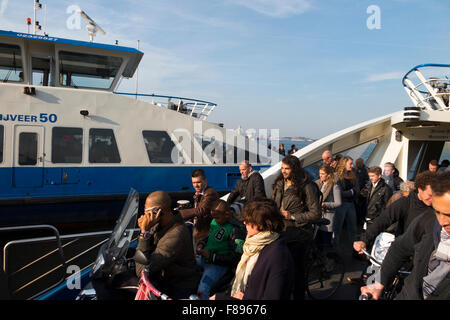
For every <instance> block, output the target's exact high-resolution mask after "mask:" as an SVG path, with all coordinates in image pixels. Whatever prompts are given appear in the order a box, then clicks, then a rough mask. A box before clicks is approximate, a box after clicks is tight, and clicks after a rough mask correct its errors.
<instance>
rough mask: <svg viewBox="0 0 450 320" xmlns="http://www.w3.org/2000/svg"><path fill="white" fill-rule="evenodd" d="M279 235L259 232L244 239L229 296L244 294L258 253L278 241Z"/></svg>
mask: <svg viewBox="0 0 450 320" xmlns="http://www.w3.org/2000/svg"><path fill="white" fill-rule="evenodd" d="M279 236H280V234H278V233H276V232H270V231H264V232H259V233H257V234H255V235H253V236H251V237H248V236H247V238H246V239H245V243H244V247H243V253H242V256H241V260H240V261H239V264H238V266H237V268H236V275H235V277H234V281H233V286H232V288H231V295H234V294H235V293H237V292H245V288H246V287H247V280H248V277H249V276H250V274H251V273H252V270H253V267H254V266H255V264H256V261H258V257H259V253H260V252H261V250H262V249H263V248H264V247H265V246H267V245H268V244H270V243H272V242H274V241H275V240H277V239H278V237H279Z"/></svg>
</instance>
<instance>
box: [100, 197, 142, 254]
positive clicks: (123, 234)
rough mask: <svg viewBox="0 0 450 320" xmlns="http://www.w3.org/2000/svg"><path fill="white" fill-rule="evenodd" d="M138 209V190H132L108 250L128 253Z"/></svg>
mask: <svg viewBox="0 0 450 320" xmlns="http://www.w3.org/2000/svg"><path fill="white" fill-rule="evenodd" d="M138 209H139V194H138V193H137V191H136V190H134V189H131V190H130V193H129V194H128V198H127V201H126V203H125V206H124V207H123V209H122V213H121V215H120V218H119V220H118V222H117V224H116V226H115V228H114V231H113V233H112V234H111V237H110V238H109V240H108V243H107V245H106V250H108V251H112V252H114V251H116V250H119V251H123V250H124V249H125V252H126V250H127V249H128V246H129V244H130V242H131V238H132V237H133V232H134V228H135V227H136V218H137V214H138ZM116 258H117V257H116Z"/></svg>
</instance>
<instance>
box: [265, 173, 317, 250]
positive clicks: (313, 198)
mask: <svg viewBox="0 0 450 320" xmlns="http://www.w3.org/2000/svg"><path fill="white" fill-rule="evenodd" d="M300 185H301V186H302V188H303V190H302V191H301V193H300V195H299V193H298V192H297V190H296V189H295V188H294V186H292V185H291V186H290V187H289V188H288V189H287V190H284V180H283V179H280V180H278V182H276V185H275V187H274V190H273V193H272V199H273V200H274V201H275V202H276V204H277V206H278V208H279V209H280V210H286V211H288V212H289V213H290V214H291V216H292V217H293V218H294V220H288V219H284V233H285V237H286V240H287V242H292V241H308V239H309V238H310V236H311V234H310V233H309V232H305V231H310V230H311V222H312V221H315V220H318V219H320V218H321V217H322V209H321V203H320V190H319V187H318V186H317V185H316V184H315V183H314V182H313V180H312V177H311V175H309V174H308V173H306V172H305V176H304V179H303V181H301V184H300Z"/></svg>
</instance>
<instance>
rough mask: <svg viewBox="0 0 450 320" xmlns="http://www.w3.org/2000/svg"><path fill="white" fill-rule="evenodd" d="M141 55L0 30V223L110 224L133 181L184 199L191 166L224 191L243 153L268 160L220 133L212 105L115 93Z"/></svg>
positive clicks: (258, 165)
mask: <svg viewBox="0 0 450 320" xmlns="http://www.w3.org/2000/svg"><path fill="white" fill-rule="evenodd" d="M143 55H144V53H143V52H141V51H139V50H137V49H134V48H130V47H123V46H118V45H108V44H100V43H95V42H84V41H77V40H71V39H63V38H57V37H51V36H41V35H36V34H27V33H19V32H11V31H1V30H0V97H1V100H0V180H1V181H2V183H1V184H0V195H1V197H0V226H13V225H30V224H43V223H45V224H52V225H56V226H58V227H64V228H69V227H70V228H76V229H80V228H84V227H86V226H95V225H99V224H100V222H102V221H105V222H107V223H109V222H111V221H115V219H117V217H118V215H119V213H120V209H121V207H122V204H123V201H124V200H125V199H126V196H127V194H128V192H129V189H130V187H133V188H135V189H136V190H137V192H138V193H139V194H140V195H141V196H142V195H145V194H148V193H150V192H152V191H155V190H164V191H166V192H169V193H170V194H171V195H172V198H173V200H174V201H176V200H177V199H190V198H191V197H192V194H193V192H194V189H193V187H192V184H191V177H190V173H191V172H192V171H193V170H194V169H196V168H203V169H204V171H205V173H206V175H207V178H208V183H209V185H211V186H214V188H216V190H217V191H218V192H219V193H221V194H225V193H227V192H229V191H230V190H231V189H232V188H233V187H234V185H235V183H236V181H237V179H239V177H240V174H239V168H238V165H239V162H240V161H241V160H244V158H245V159H246V160H250V161H251V162H252V164H253V167H254V169H256V170H261V169H264V168H268V167H269V165H268V163H269V162H268V161H267V159H268V158H265V159H262V158H260V157H258V156H256V153H259V154H260V153H261V152H263V153H264V152H266V151H264V150H263V149H264V147H263V146H262V145H261V144H260V143H257V144H256V145H257V147H256V149H255V148H253V149H252V147H251V141H249V139H246V137H244V136H242V135H239V134H236V135H235V136H232V137H231V140H225V138H226V137H227V138H228V136H227V135H229V133H230V132H229V131H230V130H226V129H225V128H223V125H222V124H217V123H212V122H209V121H207V119H208V116H209V115H210V114H211V112H212V111H213V110H214V109H215V108H216V107H217V104H215V103H213V102H209V101H203V100H198V99H189V98H184V97H177V96H161V95H156V94H137V93H124V92H117V91H115V90H117V88H118V86H119V84H120V81H121V79H122V78H131V77H133V75H134V74H135V72H136V70H137V68H138V65H139V63H140V61H141V59H142V57H143ZM211 132H212V133H211ZM219 135H220V136H221V138H217V139H216V136H219ZM233 139H234V140H233ZM237 140H239V141H244V144H240V145H242V148H241V147H239V148H238V146H237V143H233V142H235V141H237ZM229 141H231V142H229ZM216 143H219V144H220V145H221V146H220V148H216V149H214V148H211V145H212V144H216ZM216 145H217V144H216ZM222 146H223V152H222V155H220V152H217V154H216V150H219V149H221V148H222ZM258 148H262V149H261V150H258ZM249 149H252V150H254V151H252V152H250V151H249ZM265 149H267V147H265ZM221 150H222V149H221ZM221 150H220V151H221ZM230 154H231V155H230ZM218 157H220V159H217V158H218ZM222 157H223V158H222ZM222 160H223V161H222ZM143 198H144V197H141V202H142V200H143ZM92 222H95V223H94V224H93V223H92ZM110 226H112V225H110Z"/></svg>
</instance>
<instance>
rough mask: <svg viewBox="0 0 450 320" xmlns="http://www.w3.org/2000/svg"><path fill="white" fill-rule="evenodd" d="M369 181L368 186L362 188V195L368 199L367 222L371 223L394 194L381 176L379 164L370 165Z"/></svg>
mask: <svg viewBox="0 0 450 320" xmlns="http://www.w3.org/2000/svg"><path fill="white" fill-rule="evenodd" d="M369 181H370V182H369V183H368V185H367V187H366V188H365V189H363V190H361V193H360V194H361V195H362V196H364V197H365V198H366V199H367V213H366V222H367V223H368V224H370V223H371V221H372V220H373V219H375V218H376V217H378V216H379V215H380V213H381V210H383V209H384V208H385V207H386V203H387V202H388V201H389V199H390V198H391V196H392V189H391V187H389V186H388V185H387V184H386V183H385V182H384V180H383V178H381V168H380V167H378V166H374V167H370V169H369Z"/></svg>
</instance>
